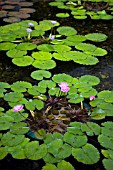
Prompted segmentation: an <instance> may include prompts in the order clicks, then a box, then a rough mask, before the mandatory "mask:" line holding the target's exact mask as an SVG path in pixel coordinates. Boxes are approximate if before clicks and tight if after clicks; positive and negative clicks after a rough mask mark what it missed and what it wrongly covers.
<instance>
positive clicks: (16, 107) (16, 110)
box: [13, 105, 24, 112]
mask: <svg viewBox="0 0 113 170" xmlns="http://www.w3.org/2000/svg"><path fill="white" fill-rule="evenodd" d="M23 107H24V106H23V105H16V106H14V108H13V111H14V112H19V111H21V110H22V109H23Z"/></svg>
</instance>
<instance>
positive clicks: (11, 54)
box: [6, 48, 27, 58]
mask: <svg viewBox="0 0 113 170" xmlns="http://www.w3.org/2000/svg"><path fill="white" fill-rule="evenodd" d="M6 54H7V56H8V57H11V58H19V57H22V56H23V55H26V54H27V51H21V50H18V49H16V48H14V49H11V50H9V51H8V52H7V53H6Z"/></svg>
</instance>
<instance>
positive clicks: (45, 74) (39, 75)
mask: <svg viewBox="0 0 113 170" xmlns="http://www.w3.org/2000/svg"><path fill="white" fill-rule="evenodd" d="M31 77H32V78H34V79H36V80H43V78H44V77H45V78H50V77H51V73H50V72H49V71H45V70H37V71H33V72H32V73H31Z"/></svg>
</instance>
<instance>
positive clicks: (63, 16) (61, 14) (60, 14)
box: [56, 13, 69, 18]
mask: <svg viewBox="0 0 113 170" xmlns="http://www.w3.org/2000/svg"><path fill="white" fill-rule="evenodd" d="M56 17H60V18H67V17H69V14H68V13H58V14H56Z"/></svg>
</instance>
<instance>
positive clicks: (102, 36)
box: [85, 33, 107, 42]
mask: <svg viewBox="0 0 113 170" xmlns="http://www.w3.org/2000/svg"><path fill="white" fill-rule="evenodd" d="M85 37H86V38H87V39H88V40H91V41H95V42H102V41H105V40H106V39H107V35H105V34H102V33H91V34H87V35H85Z"/></svg>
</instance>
